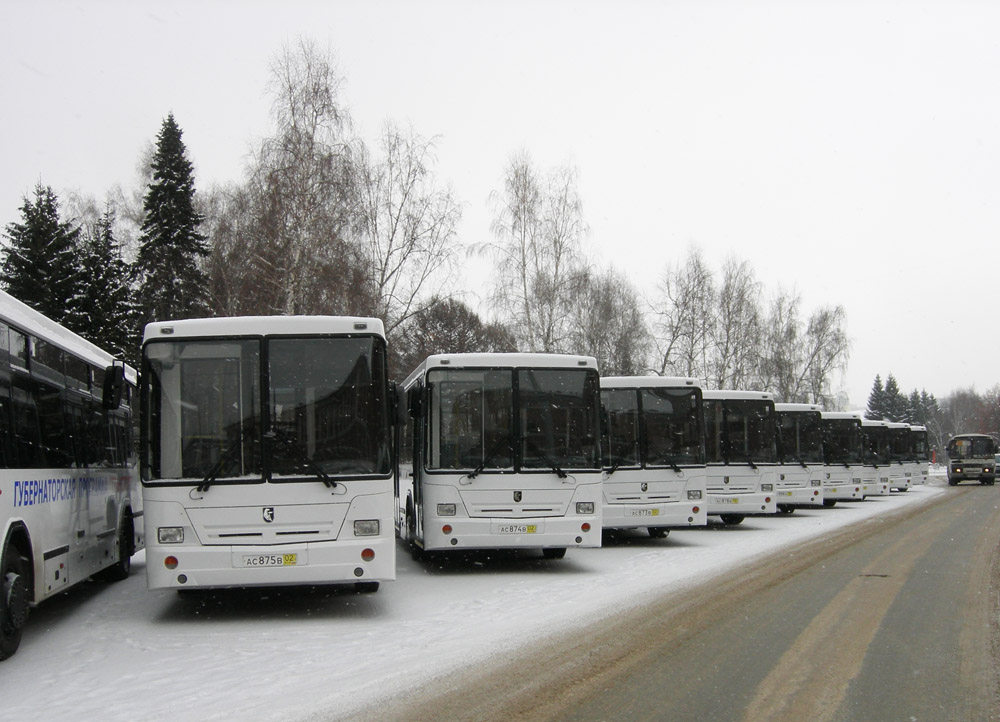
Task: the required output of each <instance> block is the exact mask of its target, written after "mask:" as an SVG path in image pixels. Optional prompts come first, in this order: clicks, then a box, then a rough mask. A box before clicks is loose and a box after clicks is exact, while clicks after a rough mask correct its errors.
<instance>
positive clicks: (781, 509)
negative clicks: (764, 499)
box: [778, 504, 795, 514]
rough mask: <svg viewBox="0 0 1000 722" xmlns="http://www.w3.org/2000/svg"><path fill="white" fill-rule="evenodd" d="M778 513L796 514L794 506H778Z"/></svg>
mask: <svg viewBox="0 0 1000 722" xmlns="http://www.w3.org/2000/svg"><path fill="white" fill-rule="evenodd" d="M778 513H779V514H794V513H795V507H794V506H788V505H786V504H780V505H779V506H778Z"/></svg>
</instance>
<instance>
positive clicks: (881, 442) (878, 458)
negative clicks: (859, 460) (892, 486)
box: [864, 426, 891, 466]
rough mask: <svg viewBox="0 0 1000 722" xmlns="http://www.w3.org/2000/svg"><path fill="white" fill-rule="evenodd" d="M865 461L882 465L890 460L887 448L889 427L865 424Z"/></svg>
mask: <svg viewBox="0 0 1000 722" xmlns="http://www.w3.org/2000/svg"><path fill="white" fill-rule="evenodd" d="M864 429H865V437H866V439H867V444H866V446H865V452H866V453H865V463H866V464H869V465H872V466H880V465H882V466H884V465H886V464H888V463H889V461H890V460H891V454H890V450H889V428H888V427H886V426H866V427H864Z"/></svg>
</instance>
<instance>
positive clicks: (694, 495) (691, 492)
mask: <svg viewBox="0 0 1000 722" xmlns="http://www.w3.org/2000/svg"><path fill="white" fill-rule="evenodd" d="M700 498H701V489H688V499H689V500H691V501H696V500H698V499H700Z"/></svg>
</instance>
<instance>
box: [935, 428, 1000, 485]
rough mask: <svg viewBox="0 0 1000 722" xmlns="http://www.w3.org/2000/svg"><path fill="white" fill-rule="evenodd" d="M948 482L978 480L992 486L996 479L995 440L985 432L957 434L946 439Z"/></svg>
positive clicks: (950, 483)
mask: <svg viewBox="0 0 1000 722" xmlns="http://www.w3.org/2000/svg"><path fill="white" fill-rule="evenodd" d="M947 450H948V484H949V485H950V486H955V485H956V484H958V483H959V482H960V481H978V482H979V483H980V484H984V485H987V486H992V485H993V483H994V481H995V480H996V458H995V456H994V455H995V454H996V453H997V442H996V441H995V440H994V439H993V437H992V436H987V435H986V434H959V435H958V436H954V437H952V438H951V439H950V440H949V441H948V446H947Z"/></svg>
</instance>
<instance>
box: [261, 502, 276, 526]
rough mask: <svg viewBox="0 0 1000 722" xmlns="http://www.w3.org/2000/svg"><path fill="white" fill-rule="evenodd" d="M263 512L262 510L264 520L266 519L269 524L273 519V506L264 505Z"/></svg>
mask: <svg viewBox="0 0 1000 722" xmlns="http://www.w3.org/2000/svg"><path fill="white" fill-rule="evenodd" d="M263 512H264V513H263V517H264V521H266V522H267V523H268V524H270V523H271V522H272V521H274V507H273V506H265V507H264V509H263Z"/></svg>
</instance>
